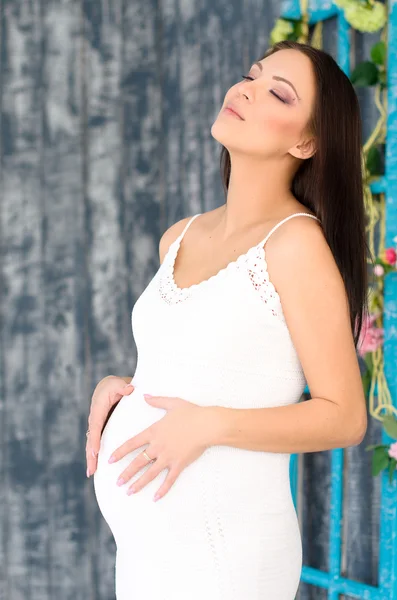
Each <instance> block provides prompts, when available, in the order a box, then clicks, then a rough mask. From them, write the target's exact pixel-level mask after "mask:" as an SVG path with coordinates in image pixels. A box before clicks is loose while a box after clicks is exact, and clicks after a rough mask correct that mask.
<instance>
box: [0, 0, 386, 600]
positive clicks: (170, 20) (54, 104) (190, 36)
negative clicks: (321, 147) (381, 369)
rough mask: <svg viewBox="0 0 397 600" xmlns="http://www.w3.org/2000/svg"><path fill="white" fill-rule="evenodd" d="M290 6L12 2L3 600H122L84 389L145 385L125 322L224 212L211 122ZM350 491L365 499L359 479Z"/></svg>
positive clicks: (318, 527)
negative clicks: (185, 238) (205, 223)
mask: <svg viewBox="0 0 397 600" xmlns="http://www.w3.org/2000/svg"><path fill="white" fill-rule="evenodd" d="M279 10H280V6H279V2H277V0H244V1H243V2H241V1H240V0H231V1H230V0H229V1H226V0H217V1H216V2H213V1H212V0H201V1H200V2H193V0H162V1H155V0H113V1H112V2H106V1H104V0H95V1H94V0H62V1H61V0H0V20H1V22H0V32H1V34H0V35H1V43H0V103H1V104H0V119H1V121H0V129H1V135H0V143H1V147H0V169H1V170H0V184H1V187H0V192H1V205H0V218H1V222H0V234H1V272H0V280H1V288H0V290H1V325H2V327H1V345H0V349H1V354H0V358H1V360H0V391H1V398H0V415H1V439H0V464H1V475H2V478H1V485H0V518H1V534H0V535H1V543H0V600H54V598H57V600H71V599H73V600H111V599H112V598H114V558H115V545H114V542H113V538H112V536H111V534H110V531H109V529H108V526H107V524H106V523H105V522H104V520H103V519H102V516H101V515H100V513H99V509H98V507H97V505H96V501H95V498H94V493H93V484H92V480H91V479H90V480H87V479H86V477H85V456H84V449H85V431H86V420H87V414H88V409H89V402H90V399H91V394H92V391H93V389H94V387H95V385H96V383H97V382H98V381H99V380H100V379H101V378H102V377H104V376H105V375H108V374H110V373H113V374H119V375H132V374H133V372H134V368H135V361H136V348H135V344H134V340H133V337H132V333H131V323H130V316H131V310H132V306H133V303H134V300H135V299H136V298H137V297H138V296H139V294H140V293H141V292H142V290H143V288H144V287H145V286H146V285H147V283H148V282H149V280H150V279H151V277H152V276H153V275H154V273H155V271H156V269H157V268H158V241H159V239H160V235H161V233H162V232H163V231H164V230H165V229H166V228H167V227H168V226H169V225H171V224H172V223H174V222H175V221H176V220H178V219H180V218H182V217H184V216H187V215H190V214H194V213H196V212H203V211H206V210H210V209H212V208H214V207H216V206H218V205H220V204H222V203H223V202H224V197H223V191H222V186H221V181H220V177H219V166H218V165H219V150H220V147H219V145H218V144H217V142H216V141H215V140H214V139H213V138H212V136H211V134H210V127H211V125H212V123H213V121H214V119H215V117H216V115H217V113H218V111H219V109H220V106H221V103H222V101H223V98H224V94H225V92H226V91H227V89H228V87H229V86H230V85H232V84H233V83H234V82H235V81H237V80H238V79H239V78H240V76H241V74H243V73H245V72H246V69H247V68H248V67H249V65H250V63H251V62H252V61H253V60H255V59H257V58H258V57H259V56H261V55H262V54H263V52H264V50H265V49H266V48H267V44H268V35H269V31H270V29H271V27H272V25H273V22H274V19H275V18H276V17H277V16H278V14H279ZM326 41H327V42H326V43H327V45H328V48H327V49H329V50H330V51H334V50H335V33H334V32H333V31H332V24H330V25H329V27H328V28H327V31H326ZM367 44H368V43H367V42H363V40H362V39H358V45H359V46H358V49H359V51H361V54H362V55H364V54H365V52H367ZM360 49H361V50H360ZM364 101H367V102H369V100H366V99H365V98H364ZM368 106H369V104H368ZM368 110H369V109H368ZM355 452H356V450H355ZM327 456H328V455H327V453H319V454H316V455H314V454H313V455H310V456H307V457H305V461H306V462H307V469H306V470H305V473H306V475H305V477H306V479H305V491H304V494H305V502H306V505H305V506H306V508H305V515H306V517H305V531H304V532H303V535H304V546H305V556H306V562H307V563H309V561H310V564H312V565H313V566H320V567H321V566H323V567H324V568H326V560H327V559H326V556H327V543H328V540H327V527H328V525H327V522H328V516H327V512H326V509H327V507H328V498H327V490H328V485H329V473H328V466H329V465H328V458H327ZM362 457H363V452H362V451H360V452H359V456H355V458H354V460H355V461H359V460H361V458H362ZM358 472H359V471H358V470H357V473H358ZM365 473H367V471H365ZM319 482H321V485H320V483H319ZM354 485H355V486H356V487H355V488H354V489H355V490H356V491H355V498H356V499H357V498H361V497H363V495H366V496H367V497H368V498H372V496H371V494H372V493H373V489H372V486H373V483H372V480H371V479H370V478H368V476H367V475H366V474H365V475H362V477H361V480H360V478H359V476H357V478H356V479H355V480H354ZM368 494H369V496H368ZM375 508H376V504H375ZM351 515H353V516H354V519H353V521H354V522H353V524H352V520H351V518H350V520H349V523H350V527H353V529H354V532H355V533H354V535H352V537H351V540H352V541H351V544H352V545H351V548H352V549H355V550H356V551H357V553H356V554H355V556H356V557H358V559H359V560H355V561H354V563H353V564H352V565H351V569H353V570H354V569H356V570H357V571H360V572H361V574H362V575H363V576H364V575H365V576H366V577H367V578H369V579H371V580H373V578H374V577H376V573H374V569H376V561H375V563H374V564H375V566H371V561H372V560H373V559H372V558H371V551H373V550H374V546H376V537H375V536H376V509H375V511H374V516H373V518H374V525H373V523H372V521H371V519H370V522H369V524H368V520H366V521H365V523H364V522H363V521H362V513H360V512H359V511H357V507H356V508H355V511H354V510H353V509H352V513H351ZM367 516H368V515H367ZM366 518H367V517H366ZM360 519H361V520H360ZM374 528H375V529H374ZM360 531H361V534H362V535H364V537H365V536H367V537H365V539H366V540H367V542H364V543H365V554H363V553H362V552H360V551H359V547H362V546H361V545H359V544H358V543H357V542H358V539H359V538H358V533H359V532H360ZM363 531H364V533H363ZM361 539H362V538H360V540H361ZM360 544H361V542H360ZM347 554H348V555H349V556H351V553H350V554H349V552H347ZM363 567H364V568H363ZM313 594H314V595H313ZM300 597H301V600H306V598H307V599H309V598H312V597H313V598H316V599H317V598H320V597H322V592H320V591H319V590H315V592H313V590H309V589H306V588H304V587H303V586H302V590H301V594H300Z"/></svg>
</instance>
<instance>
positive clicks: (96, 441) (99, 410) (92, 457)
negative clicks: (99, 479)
mask: <svg viewBox="0 0 397 600" xmlns="http://www.w3.org/2000/svg"><path fill="white" fill-rule="evenodd" d="M134 389H135V386H133V385H132V384H131V383H128V384H125V382H122V383H121V384H120V385H119V386H118V388H117V389H116V390H113V391H112V392H111V393H110V394H109V398H110V397H111V396H113V398H112V400H109V401H105V402H100V403H99V402H93V403H92V404H91V410H90V414H89V416H88V430H89V433H88V435H87V446H86V462H87V477H89V476H90V475H92V474H93V473H94V472H95V471H96V469H97V463H98V453H99V449H100V447H101V435H102V431H103V427H104V424H105V422H106V420H107V419H108V417H109V413H110V412H111V411H112V410H113V409H114V408H115V406H116V403H117V402H118V401H119V400H120V398H121V397H122V396H126V395H128V394H130V393H132V391H133V390H134Z"/></svg>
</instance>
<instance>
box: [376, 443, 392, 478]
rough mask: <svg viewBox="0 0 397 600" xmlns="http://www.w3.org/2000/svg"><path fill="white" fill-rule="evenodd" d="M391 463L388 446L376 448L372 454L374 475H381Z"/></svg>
mask: <svg viewBox="0 0 397 600" xmlns="http://www.w3.org/2000/svg"><path fill="white" fill-rule="evenodd" d="M388 465H389V455H388V453H387V450H386V448H375V450H374V453H373V455H372V475H374V476H376V475H379V473H380V472H381V471H383V469H386V467H387V466H388Z"/></svg>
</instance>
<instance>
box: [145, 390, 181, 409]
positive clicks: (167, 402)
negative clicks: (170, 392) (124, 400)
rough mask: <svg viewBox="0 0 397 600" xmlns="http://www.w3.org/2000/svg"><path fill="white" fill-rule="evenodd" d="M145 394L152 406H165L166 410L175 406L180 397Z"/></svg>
mask: <svg viewBox="0 0 397 600" xmlns="http://www.w3.org/2000/svg"><path fill="white" fill-rule="evenodd" d="M143 396H144V398H145V400H146V402H147V403H148V404H150V405H151V406H156V407H158V408H164V409H165V410H170V409H171V408H174V407H175V406H176V405H177V403H178V399H177V398H174V397H173V396H151V395H150V394H143Z"/></svg>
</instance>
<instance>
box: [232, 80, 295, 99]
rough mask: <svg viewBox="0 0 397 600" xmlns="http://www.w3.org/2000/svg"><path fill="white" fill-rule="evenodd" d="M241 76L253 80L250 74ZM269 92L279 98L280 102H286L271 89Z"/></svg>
mask: <svg viewBox="0 0 397 600" xmlns="http://www.w3.org/2000/svg"><path fill="white" fill-rule="evenodd" d="M241 77H242V78H243V79H248V80H249V81H254V80H255V77H251V76H250V75H241ZM269 91H270V93H271V94H273V96H275V97H276V98H278V99H279V100H281V102H283V103H284V104H288V102H286V101H285V100H284V99H283V98H281V97H280V96H278V95H277V94H275V93H274V91H273V90H269Z"/></svg>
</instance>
